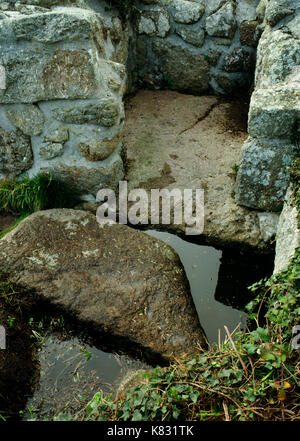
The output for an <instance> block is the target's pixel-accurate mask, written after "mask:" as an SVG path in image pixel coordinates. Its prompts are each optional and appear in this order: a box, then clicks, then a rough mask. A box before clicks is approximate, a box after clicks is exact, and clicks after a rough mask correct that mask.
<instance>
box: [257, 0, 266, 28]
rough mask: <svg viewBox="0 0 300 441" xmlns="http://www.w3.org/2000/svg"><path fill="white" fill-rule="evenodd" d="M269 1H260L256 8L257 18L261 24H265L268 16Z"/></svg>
mask: <svg viewBox="0 0 300 441" xmlns="http://www.w3.org/2000/svg"><path fill="white" fill-rule="evenodd" d="M267 4H268V0H260V2H259V4H258V5H257V8H256V17H257V20H258V21H259V22H260V23H263V21H264V19H265V15H266V8H267Z"/></svg>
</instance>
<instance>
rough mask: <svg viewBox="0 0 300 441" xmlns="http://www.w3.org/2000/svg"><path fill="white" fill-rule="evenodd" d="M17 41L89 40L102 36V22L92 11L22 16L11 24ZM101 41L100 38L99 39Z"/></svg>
mask: <svg viewBox="0 0 300 441" xmlns="http://www.w3.org/2000/svg"><path fill="white" fill-rule="evenodd" d="M11 24H12V28H13V31H14V34H15V37H16V39H17V40H27V41H38V42H41V43H56V42H58V41H74V40H87V39H89V38H91V36H92V33H93V32H94V33H96V32H97V36H98V37H99V34H101V27H100V21H97V18H96V16H95V14H94V13H93V12H92V11H87V10H84V9H79V8H71V9H70V8H59V9H56V10H54V11H51V12H47V13H42V14H34V15H30V16H26V17H24V16H21V17H20V18H17V19H15V20H13V21H12V22H11ZM98 41H99V38H98Z"/></svg>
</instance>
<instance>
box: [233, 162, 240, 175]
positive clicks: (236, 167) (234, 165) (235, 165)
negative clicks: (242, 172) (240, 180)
mask: <svg viewBox="0 0 300 441" xmlns="http://www.w3.org/2000/svg"><path fill="white" fill-rule="evenodd" d="M239 168H240V166H239V165H238V164H237V163H234V164H233V165H232V166H231V169H232V171H233V173H234V174H235V175H236V174H237V172H238V171H239Z"/></svg>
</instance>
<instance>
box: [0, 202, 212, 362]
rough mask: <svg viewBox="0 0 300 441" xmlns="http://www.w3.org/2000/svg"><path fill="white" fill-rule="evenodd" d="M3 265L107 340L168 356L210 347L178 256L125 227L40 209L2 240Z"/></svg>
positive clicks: (19, 282)
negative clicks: (103, 224) (198, 347)
mask: <svg viewBox="0 0 300 441" xmlns="http://www.w3.org/2000/svg"><path fill="white" fill-rule="evenodd" d="M0 268H1V272H2V273H3V274H7V275H8V276H9V278H10V280H11V281H12V282H13V283H16V284H17V285H19V286H22V287H23V289H24V290H25V291H29V292H34V293H36V294H37V295H38V296H39V297H40V298H41V299H42V300H45V301H47V302H50V304H52V305H55V306H57V307H59V308H60V309H61V310H62V311H63V312H67V313H68V314H69V315H72V316H74V317H76V319H77V320H79V322H81V323H83V324H88V325H90V326H91V327H92V328H93V331H94V332H96V333H97V332H98V333H99V336H101V338H104V342H105V336H107V340H109V339H110V338H114V340H115V341H117V342H118V340H119V341H120V343H121V342H123V346H124V341H126V342H127V344H130V349H131V350H132V349H134V348H137V349H138V350H140V349H144V350H145V351H146V353H147V351H150V352H151V353H154V354H160V355H162V356H169V355H171V354H172V353H174V354H177V355H179V354H181V353H192V352H193V351H194V350H195V347H196V346H197V345H199V344H200V345H202V347H206V340H205V334H204V331H203V330H202V328H201V326H200V324H199V320H198V316H197V312H196V309H195V306H194V303H193V300H192V297H191V295H190V292H189V285H188V282H187V279H186V276H185V272H184V269H183V267H182V264H181V262H180V259H179V257H178V255H177V254H176V253H175V251H174V250H173V249H172V248H171V247H170V246H168V245H167V244H165V243H164V242H162V241H160V240H158V239H156V238H153V237H150V236H149V235H147V234H145V233H143V232H141V231H138V230H135V229H133V228H130V227H127V226H126V225H119V224H114V225H111V226H109V225H105V226H100V225H99V224H98V222H97V220H96V217H95V216H94V215H93V214H91V213H87V212H84V211H77V210H69V209H54V210H46V211H40V212H37V213H35V214H33V215H31V216H29V217H28V218H26V219H25V220H23V221H22V222H21V223H20V224H19V226H18V227H17V228H16V229H14V230H13V231H12V232H10V233H8V234H7V235H6V236H5V237H4V238H3V239H2V240H0ZM103 335H104V337H103Z"/></svg>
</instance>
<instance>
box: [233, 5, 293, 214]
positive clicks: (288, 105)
mask: <svg viewBox="0 0 300 441" xmlns="http://www.w3.org/2000/svg"><path fill="white" fill-rule="evenodd" d="M258 16H259V19H260V21H261V25H260V27H261V28H263V29H264V31H263V34H262V36H261V38H260V41H259V45H258V50H257V65H256V72H255V91H254V93H253V94H252V97H251V103H250V111H249V117H248V133H249V138H248V139H247V140H246V142H245V144H244V146H243V155H242V162H241V166H240V169H239V172H238V175H237V180H236V202H237V203H238V204H240V205H245V206H247V207H251V208H256V209H262V210H269V211H278V210H280V209H281V208H282V205H283V200H284V197H285V194H286V190H287V186H288V181H289V171H288V167H289V166H290V165H291V163H292V161H293V159H294V158H295V156H296V155H297V154H299V146H298V147H297V142H295V138H296V135H297V134H298V137H299V135H300V132H299V130H300V4H299V2H298V0H269V1H266V0H262V1H261V2H260V4H259V7H258Z"/></svg>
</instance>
